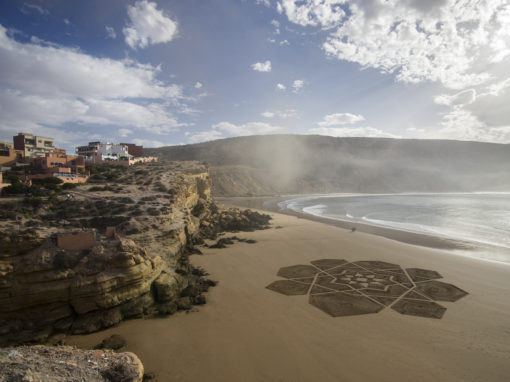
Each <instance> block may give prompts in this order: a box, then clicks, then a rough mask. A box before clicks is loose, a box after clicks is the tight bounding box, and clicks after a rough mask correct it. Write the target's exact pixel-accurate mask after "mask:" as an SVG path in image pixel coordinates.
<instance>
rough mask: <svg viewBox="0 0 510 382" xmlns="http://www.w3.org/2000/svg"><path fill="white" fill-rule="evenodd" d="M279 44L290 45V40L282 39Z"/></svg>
mask: <svg viewBox="0 0 510 382" xmlns="http://www.w3.org/2000/svg"><path fill="white" fill-rule="evenodd" d="M280 45H281V46H283V45H290V42H289V41H287V40H283V41H280Z"/></svg>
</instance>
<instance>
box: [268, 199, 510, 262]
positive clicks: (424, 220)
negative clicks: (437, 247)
mask: <svg viewBox="0 0 510 382" xmlns="http://www.w3.org/2000/svg"><path fill="white" fill-rule="evenodd" d="M278 206H279V207H280V208H281V209H285V208H287V209H290V210H293V211H296V212H301V213H305V214H310V215H315V216H319V217H323V218H328V219H334V220H341V221H347V222H352V223H363V224H369V225H373V226H378V227H385V228H392V229H397V230H402V231H408V232H414V233H421V234H427V235H433V236H436V237H443V238H446V239H448V238H449V239H454V240H460V241H465V242H469V243H474V244H475V245H476V244H478V245H479V248H487V247H489V248H490V247H495V248H498V249H499V250H493V251H490V250H486V251H478V252H477V253H476V254H475V255H474V256H475V257H480V258H483V259H484V260H489V261H497V262H503V263H508V264H509V265H510V193H441V194H424V193H420V194H362V195H344V194H341V195H326V196H307V197H299V198H295V199H289V200H285V201H282V202H280V203H279V204H278ZM507 250H508V251H507Z"/></svg>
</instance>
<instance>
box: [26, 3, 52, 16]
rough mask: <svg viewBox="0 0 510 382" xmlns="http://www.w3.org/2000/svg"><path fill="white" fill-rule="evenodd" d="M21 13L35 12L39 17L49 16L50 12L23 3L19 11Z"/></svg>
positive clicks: (34, 5)
mask: <svg viewBox="0 0 510 382" xmlns="http://www.w3.org/2000/svg"><path fill="white" fill-rule="evenodd" d="M20 11H21V13H23V14H28V13H32V12H34V11H35V12H37V13H39V14H40V15H49V14H50V11H48V10H47V9H46V8H43V7H41V6H40V5H37V4H30V3H23V5H22V6H21V9H20Z"/></svg>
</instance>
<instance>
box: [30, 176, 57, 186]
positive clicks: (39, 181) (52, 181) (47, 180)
mask: <svg viewBox="0 0 510 382" xmlns="http://www.w3.org/2000/svg"><path fill="white" fill-rule="evenodd" d="M62 183H64V181H63V180H62V179H60V178H56V177H54V176H49V177H47V178H42V179H32V184H42V185H43V186H45V187H47V186H49V185H59V184H62Z"/></svg>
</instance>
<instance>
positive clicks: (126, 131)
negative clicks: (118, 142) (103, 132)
mask: <svg viewBox="0 0 510 382" xmlns="http://www.w3.org/2000/svg"><path fill="white" fill-rule="evenodd" d="M118 131H119V137H123V138H125V137H127V136H128V135H130V134H132V133H133V131H132V130H129V129H119V130H118Z"/></svg>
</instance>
